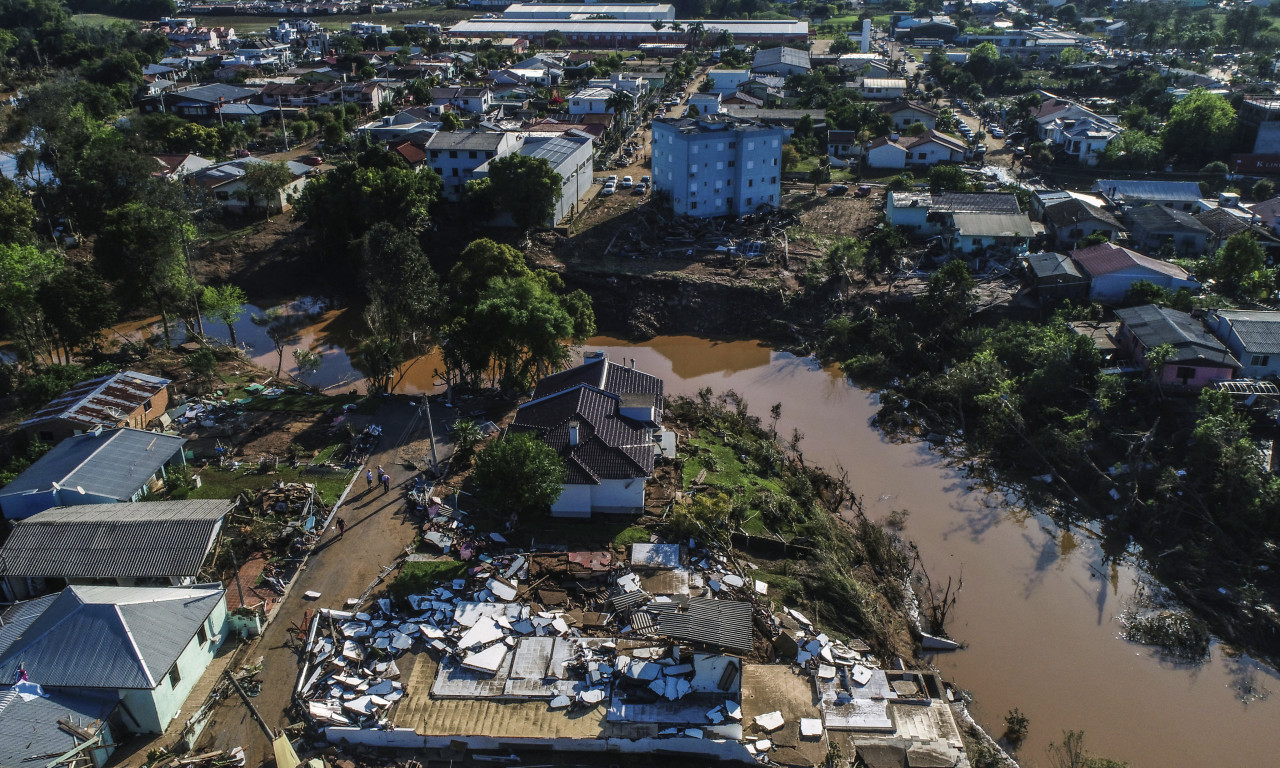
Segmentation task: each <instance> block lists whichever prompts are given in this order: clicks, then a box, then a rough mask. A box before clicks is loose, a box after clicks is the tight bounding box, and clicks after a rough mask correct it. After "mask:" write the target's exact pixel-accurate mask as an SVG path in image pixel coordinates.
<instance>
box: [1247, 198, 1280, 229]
mask: <svg viewBox="0 0 1280 768" xmlns="http://www.w3.org/2000/svg"><path fill="white" fill-rule="evenodd" d="M1249 212H1250V213H1252V214H1253V216H1254V220H1255V221H1256V222H1257V223H1258V226H1260V227H1263V228H1264V229H1266V230H1267V231H1268V232H1270V233H1271V234H1273V235H1280V197H1273V198H1271V199H1270V200H1263V201H1262V202H1260V203H1254V204H1253V205H1251V206H1249Z"/></svg>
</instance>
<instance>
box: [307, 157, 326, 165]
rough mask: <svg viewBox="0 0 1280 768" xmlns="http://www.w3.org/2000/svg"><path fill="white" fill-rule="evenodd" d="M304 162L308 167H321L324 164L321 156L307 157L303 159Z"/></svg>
mask: <svg viewBox="0 0 1280 768" xmlns="http://www.w3.org/2000/svg"><path fill="white" fill-rule="evenodd" d="M302 162H303V163H305V164H307V165H320V164H321V163H323V162H324V158H323V157H321V156H319V155H307V156H306V157H304V158H302Z"/></svg>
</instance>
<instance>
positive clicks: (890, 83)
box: [848, 77, 907, 100]
mask: <svg viewBox="0 0 1280 768" xmlns="http://www.w3.org/2000/svg"><path fill="white" fill-rule="evenodd" d="M848 87H850V88H852V89H853V90H855V91H857V92H858V93H859V94H860V95H861V96H862V98H864V99H872V100H888V99H901V98H902V95H903V94H904V93H906V92H907V81H906V80H903V79H902V78H900V77H862V78H858V79H857V80H854V81H853V82H852V83H849V84H848Z"/></svg>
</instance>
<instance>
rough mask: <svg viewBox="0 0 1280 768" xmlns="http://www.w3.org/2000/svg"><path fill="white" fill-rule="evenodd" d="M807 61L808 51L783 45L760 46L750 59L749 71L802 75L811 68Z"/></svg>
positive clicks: (764, 73) (767, 73)
mask: <svg viewBox="0 0 1280 768" xmlns="http://www.w3.org/2000/svg"><path fill="white" fill-rule="evenodd" d="M812 68H813V67H812V65H811V64H810V63H809V52H808V51H807V50H800V49H798V48H790V47H787V46H785V45H783V46H778V47H776V48H760V49H757V50H756V54H755V57H754V58H753V59H752V61H751V72H752V73H753V74H758V75H778V76H780V77H789V76H791V75H803V74H806V73H808V72H809V70H810V69H812Z"/></svg>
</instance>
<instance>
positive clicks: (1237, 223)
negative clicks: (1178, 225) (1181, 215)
mask: <svg viewBox="0 0 1280 768" xmlns="http://www.w3.org/2000/svg"><path fill="white" fill-rule="evenodd" d="M1192 215H1193V216H1194V217H1195V220H1196V221H1198V222H1200V224H1201V225H1202V226H1204V227H1205V228H1206V229H1208V230H1209V237H1208V240H1207V241H1206V242H1205V250H1206V251H1216V250H1218V249H1219V248H1221V247H1222V245H1223V243H1225V242H1227V238H1229V237H1231V236H1232V235H1236V234H1239V233H1241V232H1256V234H1258V235H1259V236H1261V237H1262V238H1265V239H1272V237H1273V236H1272V234H1271V232H1270V230H1264V229H1261V228H1258V229H1257V230H1255V228H1254V227H1255V225H1254V223H1253V216H1252V214H1250V213H1249V212H1248V211H1245V210H1244V209H1241V208H1226V207H1214V208H1210V209H1208V210H1204V211H1200V212H1198V213H1195V214H1192Z"/></svg>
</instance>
